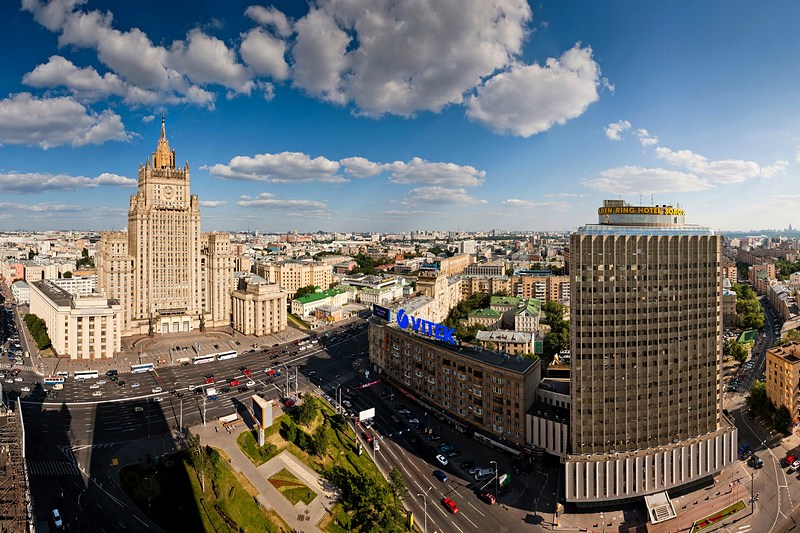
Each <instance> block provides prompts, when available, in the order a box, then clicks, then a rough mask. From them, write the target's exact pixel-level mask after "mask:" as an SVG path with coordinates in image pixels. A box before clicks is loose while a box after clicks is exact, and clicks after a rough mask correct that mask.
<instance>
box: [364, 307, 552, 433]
mask: <svg viewBox="0 0 800 533" xmlns="http://www.w3.org/2000/svg"><path fill="white" fill-rule="evenodd" d="M369 354H370V355H369V357H370V364H371V365H372V366H373V368H374V369H375V370H376V371H377V373H378V375H380V376H382V378H383V379H387V378H388V379H389V380H390V381H393V382H394V383H396V384H397V385H399V386H400V387H402V388H403V389H405V390H406V391H407V392H408V393H410V394H412V395H413V396H414V397H415V398H417V399H418V401H419V402H420V403H421V404H422V405H426V406H430V408H431V409H432V410H434V411H436V412H439V413H442V414H444V415H445V416H447V417H448V418H450V419H452V420H453V421H454V422H455V423H456V425H457V427H459V426H460V427H462V428H463V429H467V428H470V429H473V430H475V431H477V432H479V433H481V434H483V435H485V436H488V437H490V438H494V439H497V440H500V441H506V442H508V443H510V444H513V445H516V446H519V447H522V446H523V445H524V444H525V413H526V412H527V410H528V409H529V408H530V406H531V404H532V403H533V401H534V399H535V394H536V387H537V386H538V384H539V382H540V381H541V362H540V361H539V360H538V359H537V360H532V359H525V358H522V357H509V356H503V355H497V354H496V353H493V352H490V351H487V350H482V349H479V348H475V347H468V346H463V347H461V348H459V347H457V346H454V345H451V344H449V343H446V342H442V341H438V340H432V339H430V338H428V337H423V336H420V335H416V334H414V333H409V332H408V330H404V329H401V328H400V326H399V325H398V324H397V323H387V322H385V321H383V320H380V319H378V318H377V317H372V318H371V319H370V326H369Z"/></svg>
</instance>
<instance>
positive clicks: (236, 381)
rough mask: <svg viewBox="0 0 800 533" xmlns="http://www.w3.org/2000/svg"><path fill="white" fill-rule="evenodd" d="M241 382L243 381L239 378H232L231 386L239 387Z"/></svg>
mask: <svg viewBox="0 0 800 533" xmlns="http://www.w3.org/2000/svg"><path fill="white" fill-rule="evenodd" d="M240 383H241V381H239V380H238V379H232V380H231V387H238V386H239V384H240Z"/></svg>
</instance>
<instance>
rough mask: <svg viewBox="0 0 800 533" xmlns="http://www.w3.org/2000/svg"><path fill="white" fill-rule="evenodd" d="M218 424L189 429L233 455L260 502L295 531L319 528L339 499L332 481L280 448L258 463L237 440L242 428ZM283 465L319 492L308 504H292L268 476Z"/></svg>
mask: <svg viewBox="0 0 800 533" xmlns="http://www.w3.org/2000/svg"><path fill="white" fill-rule="evenodd" d="M219 428H220V426H219V425H218V424H217V423H216V422H215V423H212V424H208V425H206V426H202V425H200V426H194V427H192V428H190V431H191V432H192V433H193V434H196V435H199V436H200V442H202V443H203V444H206V445H208V446H211V447H213V448H217V449H219V450H221V451H223V452H224V453H225V455H227V456H228V457H229V458H230V464H231V467H232V468H233V469H234V470H236V471H238V472H241V473H242V475H244V476H245V477H246V478H247V480H248V481H249V482H250V483H251V484H252V485H253V486H254V487H255V488H256V490H257V491H258V492H259V494H258V496H257V500H258V501H259V502H260V503H261V505H263V506H264V507H266V508H268V509H274V510H275V512H276V513H278V515H280V517H281V518H282V519H283V520H284V521H285V522H286V523H287V524H288V525H289V527H291V528H293V530H296V531H308V532H311V531H318V530H319V529H318V528H317V524H318V523H319V522H320V520H322V518H323V517H324V516H325V514H326V513H327V512H328V510H329V509H330V508H331V507H332V506H333V504H334V503H335V499H336V494H335V493H334V492H333V491H331V490H329V489H328V487H329V486H330V485H329V483H328V482H327V481H326V480H325V479H323V478H322V477H320V475H319V474H317V473H316V472H315V471H314V470H312V469H310V468H309V467H307V466H306V465H304V464H303V463H302V462H301V461H299V460H298V459H296V458H295V457H294V456H292V455H291V454H290V453H289V452H287V451H284V452H281V453H280V454H278V455H277V456H276V457H274V458H272V459H271V460H269V461H268V462H267V463H265V464H263V465H261V466H259V467H256V466H255V465H254V464H253V463H252V462H251V461H250V459H249V458H248V457H247V455H245V454H244V452H242V450H241V449H240V448H239V446H238V445H237V443H236V439H237V437H238V435H239V434H240V433H241V431H239V432H235V431H234V432H233V433H228V432H227V431H219ZM244 431H249V429H244ZM283 468H286V469H287V470H289V471H290V472H291V473H292V474H293V475H295V476H297V477H298V478H299V479H301V480H303V482H305V483H306V484H307V485H308V488H309V489H311V490H313V491H314V492H316V493H317V497H316V498H315V499H314V501H312V502H311V503H310V504H309V505H306V504H304V503H303V502H298V503H297V505H292V503H291V502H290V501H289V500H287V499H286V498H285V497H284V496H283V494H281V493H280V492H278V489H276V488H275V487H274V486H273V485H272V483H270V482H269V480H268V478H269V477H270V476H272V475H273V474H275V473H276V472H278V471H279V470H281V469H283Z"/></svg>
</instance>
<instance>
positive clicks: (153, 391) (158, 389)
mask: <svg viewBox="0 0 800 533" xmlns="http://www.w3.org/2000/svg"><path fill="white" fill-rule="evenodd" d="M161 390H162V389H161V387H153V388H152V389H151V391H150V392H152V393H153V394H158V393H159V392H161Z"/></svg>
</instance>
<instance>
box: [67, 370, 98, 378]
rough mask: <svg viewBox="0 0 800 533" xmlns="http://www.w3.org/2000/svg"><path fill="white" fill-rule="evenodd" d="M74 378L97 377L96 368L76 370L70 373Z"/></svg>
mask: <svg viewBox="0 0 800 533" xmlns="http://www.w3.org/2000/svg"><path fill="white" fill-rule="evenodd" d="M72 377H74V378H75V379H97V370H76V371H75V372H73V373H72Z"/></svg>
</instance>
